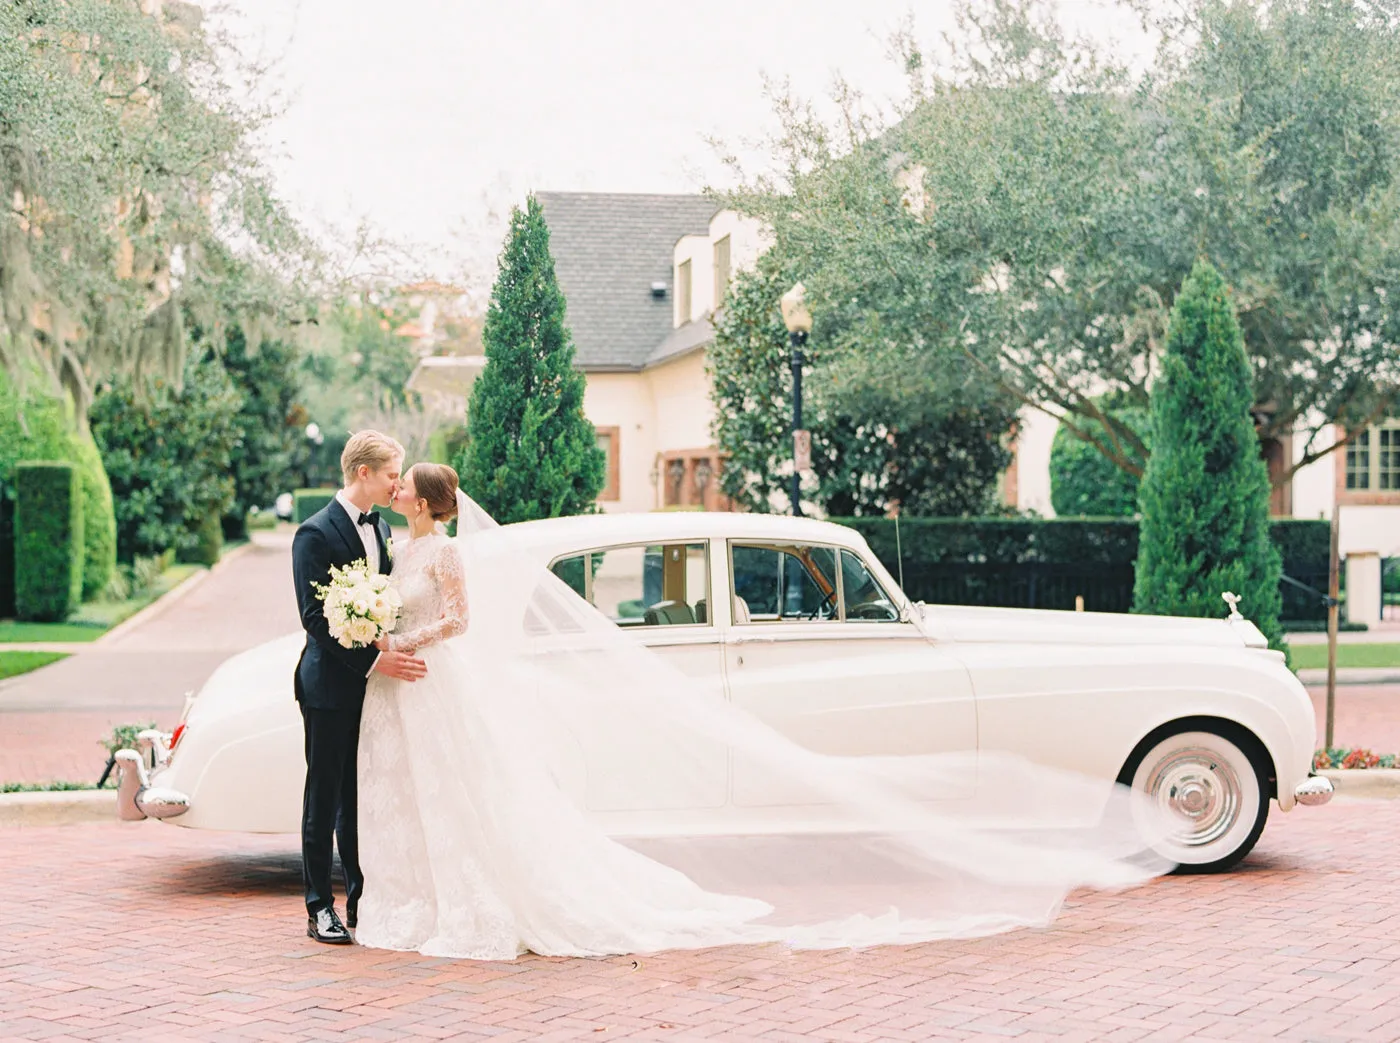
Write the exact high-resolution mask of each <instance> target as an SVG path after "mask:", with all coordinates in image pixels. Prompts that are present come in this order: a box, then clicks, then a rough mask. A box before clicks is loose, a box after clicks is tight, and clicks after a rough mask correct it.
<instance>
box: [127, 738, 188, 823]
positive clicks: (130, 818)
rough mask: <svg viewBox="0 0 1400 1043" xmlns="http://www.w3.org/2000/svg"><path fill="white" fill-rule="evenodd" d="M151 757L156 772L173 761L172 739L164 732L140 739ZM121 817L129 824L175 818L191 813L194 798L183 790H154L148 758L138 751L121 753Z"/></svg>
mask: <svg viewBox="0 0 1400 1043" xmlns="http://www.w3.org/2000/svg"><path fill="white" fill-rule="evenodd" d="M137 739H138V741H139V742H140V744H141V747H142V749H144V750H146V751H147V753H148V754H149V756H150V763H151V767H152V768H163V767H165V765H166V764H167V763H168V762H169V761H170V737H169V736H168V735H166V734H165V733H164V732H158V731H151V730H148V731H144V732H142V733H141V734H140V735H139V736H137ZM116 762H117V770H118V771H119V772H120V773H121V778H120V781H119V782H118V783H117V817H118V818H120V819H122V820H123V821H126V822H140V821H141V820H142V819H143V818H157V819H160V818H175V817H176V816H177V815H183V814H184V813H185V812H187V811H189V810H190V798H189V797H187V796H185V794H183V793H181V792H180V791H179V790H174V789H170V788H169V787H166V786H152V785H151V776H150V773H149V771H148V770H147V766H146V757H145V756H143V755H142V754H140V753H137V752H136V751H135V750H118V751H117V755H116Z"/></svg>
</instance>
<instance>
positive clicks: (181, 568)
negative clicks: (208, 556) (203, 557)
mask: <svg viewBox="0 0 1400 1043" xmlns="http://www.w3.org/2000/svg"><path fill="white" fill-rule="evenodd" d="M203 571H204V566H203V565H171V566H170V568H168V569H166V570H165V571H164V572H162V573H161V574H160V579H158V580H156V582H155V583H154V584H153V585H152V587H151V589H150V590H148V591H146V593H144V594H142V595H141V596H140V597H139V598H132V599H131V600H129V601H89V602H88V603H87V604H85V605H83V606H82V607H81V608H79V609H78V611H77V612H75V613H74V614H73V618H72V619H70V620H69V621H68V622H69V623H70V624H72V623H77V624H80V625H87V626H93V627H100V628H102V629H103V630H105V629H107V628H108V627H114V626H116V625H117V624H118V623H121V622H123V621H125V620H127V619H130V618H131V617H132V616H134V615H136V613H138V612H140V611H141V610H142V609H143V608H145V607H146V606H147V605H149V604H150V603H151V602H152V601H154V600H156V598H158V597H161V596H162V595H165V594H168V593H170V592H171V591H172V590H174V589H175V588H176V587H178V586H179V585H180V584H181V583H183V582H185V580H187V579H189V578H190V577H191V576H193V575H194V574H195V573H196V572H203ZM55 640H63V639H62V638H57V639H55Z"/></svg>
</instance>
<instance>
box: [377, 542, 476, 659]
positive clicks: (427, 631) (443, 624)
mask: <svg viewBox="0 0 1400 1043" xmlns="http://www.w3.org/2000/svg"><path fill="white" fill-rule="evenodd" d="M428 575H429V576H431V577H432V578H433V580H434V581H435V582H436V583H437V585H438V590H439V591H441V593H442V618H441V619H439V620H437V621H436V622H434V623H429V624H427V625H426V626H421V627H418V628H417V629H415V630H410V631H408V632H406V633H403V634H390V635H389V647H390V648H392V649H394V650H395V651H401V652H416V651H418V649H420V648H422V647H423V646H424V645H432V644H436V643H437V642H439V641H446V640H447V639H448V638H449V637H456V636H457V635H458V634H461V633H463V632H464V631H465V630H466V629H467V584H466V577H465V576H464V575H463V574H462V559H461V558H460V557H459V556H458V554H457V550H456V548H454V547H453V546H452V544H450V543H448V544H444V545H443V546H442V548H441V549H439V550H438V551H437V552H436V553H435V554H434V555H433V560H432V561H430V562H429V563H428Z"/></svg>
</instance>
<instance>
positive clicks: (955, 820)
mask: <svg viewBox="0 0 1400 1043" xmlns="http://www.w3.org/2000/svg"><path fill="white" fill-rule="evenodd" d="M458 502H459V506H460V509H461V515H462V519H463V520H462V521H461V522H459V528H460V529H461V530H462V531H463V532H464V533H465V535H463V536H461V537H458V538H455V539H450V538H448V537H447V536H445V535H441V534H433V535H428V536H423V537H420V538H418V539H414V540H411V541H406V542H404V543H402V544H401V545H400V546H399V547H398V551H397V555H396V557H395V561H394V568H393V572H392V581H393V583H394V585H395V587H396V588H397V589H398V591H399V593H400V594H401V595H402V598H403V610H402V614H401V616H400V620H399V623H398V625H397V627H396V629H395V631H394V634H393V635H391V643H392V645H393V646H394V647H400V648H405V649H408V650H412V651H416V652H417V653H418V654H419V655H420V656H422V658H423V659H424V661H425V663H426V664H427V676H426V677H425V678H423V679H422V680H420V681H417V682H415V683H405V682H399V681H395V680H392V679H390V678H387V677H384V676H383V675H381V674H374V675H373V676H372V677H371V679H370V682H369V686H368V689H367V691H366V693H365V704H364V715H363V719H362V723H361V729H360V747H359V837H360V864H361V867H362V868H363V870H364V875H365V889H364V894H363V896H362V898H361V900H360V903H359V909H358V918H359V919H358V929H357V932H356V940H357V941H358V942H359V943H360V944H361V945H366V946H372V947H376V948H385V949H397V950H416V951H418V952H421V953H424V954H425V955H430V956H450V957H463V958H472V959H481V960H509V959H513V958H514V957H516V956H517V955H519V954H521V953H523V952H526V951H532V952H536V953H540V954H542V955H571V956H589V955H603V954H620V953H633V952H655V951H660V950H665V949H673V948H700V947H709V946H716V945H725V944H733V943H754V942H783V943H786V944H788V945H791V946H795V947H846V946H864V945H872V944H881V943H906V942H918V941H926V940H931V939H937V938H947V937H968V936H975V935H983V934H989V933H993V932H996V931H1003V930H1008V929H1012V928H1015V927H1021V926H1028V925H1041V924H1045V923H1048V922H1049V921H1050V920H1051V919H1053V918H1054V916H1055V915H1056V914H1057V912H1058V911H1059V909H1060V906H1061V903H1062V902H1063V900H1064V898H1065V896H1066V895H1067V894H1069V893H1070V892H1071V891H1072V890H1074V889H1076V888H1079V887H1086V886H1087V887H1100V888H1121V887H1125V886H1131V885H1133V884H1136V883H1140V882H1142V881H1144V880H1146V879H1149V878H1150V877H1152V876H1154V875H1156V874H1157V873H1160V872H1162V871H1163V870H1164V869H1166V868H1168V867H1167V866H1166V865H1165V864H1164V863H1162V861H1161V860H1160V859H1154V858H1152V857H1151V856H1148V855H1145V854H1144V850H1145V848H1146V847H1147V846H1148V845H1149V844H1150V843H1151V841H1152V839H1153V836H1154V830H1155V829H1156V828H1157V824H1156V822H1155V820H1154V819H1153V814H1154V810H1153V809H1152V808H1150V807H1146V806H1145V804H1144V802H1143V801H1142V800H1141V799H1140V797H1139V795H1136V794H1134V793H1132V792H1131V791H1129V790H1127V789H1125V788H1124V787H1121V786H1120V787H1112V789H1113V790H1114V792H1113V793H1112V794H1111V796H1109V797H1108V799H1107V800H1106V801H1105V789H1106V788H1108V787H1107V785H1106V784H1105V783H1103V782H1102V781H1101V780H1090V779H1086V778H1083V777H1081V776H1077V775H1073V774H1070V773H1064V772H1059V771H1054V770H1052V769H1048V768H1043V767H1040V766H1037V765H1033V764H1029V763H1027V762H1025V761H1022V760H1019V759H1017V758H1011V757H999V756H998V755H995V754H992V753H989V752H987V751H982V752H981V753H977V752H972V753H968V754H955V755H938V756H935V757H923V758H910V757H872V758H852V757H833V756H828V755H822V754H818V753H813V752H811V751H808V750H806V749H804V748H802V747H800V746H798V745H796V744H795V743H793V742H791V741H790V740H788V739H787V738H785V737H784V736H782V735H780V734H779V733H778V732H776V731H775V730H774V729H772V728H771V727H769V726H768V725H766V724H764V723H762V722H761V721H759V720H757V719H756V718H753V717H751V716H749V715H747V714H745V713H744V712H743V711H741V710H738V709H736V708H734V707H732V706H731V705H730V704H728V703H727V702H726V701H724V700H723V699H716V698H713V696H712V695H711V694H710V693H708V692H706V691H704V690H701V689H699V688H698V687H697V686H696V685H695V683H694V682H692V681H690V680H689V679H688V678H686V677H684V676H683V675H681V674H680V673H679V672H677V671H674V670H673V669H672V668H671V667H670V666H669V665H668V664H666V663H665V662H664V661H663V660H661V659H660V658H659V657H657V656H655V655H654V654H653V653H651V652H649V651H647V650H646V649H645V648H643V647H641V646H640V645H637V644H636V643H634V642H633V641H632V640H631V639H630V638H629V637H628V636H627V635H625V634H623V633H622V632H621V631H619V630H618V629H617V628H616V627H615V626H613V625H612V624H611V623H610V622H609V621H608V620H606V618H605V617H603V616H602V615H601V614H599V613H597V612H596V610H594V609H593V608H592V606H590V605H589V604H588V603H587V602H585V601H583V600H582V599H581V598H579V597H577V596H576V595H575V594H574V593H573V591H572V590H570V589H569V588H568V587H567V586H566V585H564V584H563V583H562V582H560V581H559V580H557V579H556V578H555V577H554V576H553V575H552V574H550V573H549V572H548V571H547V570H544V569H541V568H538V567H536V566H534V565H532V564H529V563H527V562H524V561H523V560H521V558H520V556H519V555H513V554H512V552H511V544H510V542H509V540H502V539H500V538H499V537H500V533H501V532H502V530H500V529H498V528H495V527H494V523H492V522H491V521H490V519H489V518H486V517H485V515H484V514H483V512H481V510H480V508H478V507H477V506H476V505H475V504H474V503H472V502H471V501H470V500H469V499H467V498H466V497H464V496H462V495H461V494H459V501H458ZM541 641H546V642H552V643H550V644H549V646H548V647H549V649H550V651H549V654H548V655H547V656H545V657H544V658H543V659H542V658H541V657H540V656H539V654H538V649H539V648H540V647H541V646H540V642H541ZM590 732H591V733H592V734H593V735H601V736H604V737H605V742H606V747H607V749H609V750H611V751H613V754H614V755H616V756H619V757H621V758H623V759H624V760H625V759H626V758H628V757H631V756H633V755H636V756H638V757H641V758H645V757H647V756H650V757H651V760H652V762H653V763H655V762H656V760H657V758H656V755H655V754H656V750H658V749H661V748H663V747H662V744H663V743H665V744H666V745H665V746H664V749H665V750H666V751H667V754H666V756H665V757H664V758H663V759H662V761H661V763H662V764H663V765H664V767H663V769H662V770H664V771H665V772H666V773H667V776H668V778H667V781H668V783H672V782H674V783H677V784H683V783H684V781H685V778H686V776H687V773H688V772H689V771H690V770H691V768H692V765H691V764H689V763H687V759H686V758H687V753H686V751H687V750H689V749H696V750H700V749H704V748H708V749H713V748H714V746H713V744H714V743H722V744H724V746H726V747H728V749H729V750H730V751H731V756H732V757H740V756H742V757H746V758H748V759H750V760H751V761H752V762H754V763H756V764H759V765H761V766H762V767H763V768H764V770H766V771H768V772H770V773H775V774H778V775H780V776H781V777H782V778H783V779H784V782H785V783H786V784H787V785H788V786H789V788H790V790H791V791H792V792H794V793H796V794H798V795H799V797H800V798H801V799H803V800H809V801H811V802H812V803H817V804H821V803H825V804H826V805H827V806H828V807H831V808H832V809H833V819H834V820H836V819H839V820H843V821H845V822H846V823H847V824H848V826H849V827H850V828H849V829H848V830H843V831H839V833H836V834H823V835H806V836H790V837H789V836H761V837H752V836H741V837H709V838H706V837H673V838H667V839H648V840H645V841H635V842H634V841H629V842H628V843H627V844H623V843H621V842H619V841H616V840H613V839H611V838H610V837H608V836H607V835H606V834H605V833H604V832H603V831H602V830H601V829H599V828H598V827H597V826H596V825H595V824H594V822H593V821H592V820H591V819H590V818H589V817H588V815H587V814H586V813H585V812H583V811H582V810H581V809H579V808H578V807H577V806H576V805H575V803H574V800H573V798H572V797H570V796H569V794H568V792H567V790H566V788H561V786H560V784H559V783H558V782H557V780H558V779H560V778H563V777H565V776H566V775H567V774H568V770H569V769H568V766H567V764H566V763H565V761H566V760H567V758H566V757H564V756H561V755H560V754H559V752H558V751H560V750H564V749H568V748H569V747H570V744H571V743H573V747H572V748H573V749H575V750H577V748H578V745H577V739H578V737H579V736H580V735H584V734H585V733H590ZM561 735H562V736H564V738H563V739H562V741H561V740H560V736H561ZM678 737H679V741H677V739H678ZM969 771H975V772H977V773H978V775H977V777H978V779H979V786H978V793H979V798H980V799H979V800H977V801H975V802H972V803H970V804H966V805H963V806H961V807H960V808H959V809H958V810H957V811H956V812H949V811H947V810H946V809H943V808H937V807H930V805H929V804H928V803H927V802H926V801H925V800H922V799H920V798H919V795H921V794H926V793H928V792H931V791H937V790H939V789H941V788H944V785H945V783H948V782H952V781H959V782H960V781H963V780H965V779H966V778H967V777H968V772H969ZM672 776H673V777H674V778H672ZM804 790H805V791H806V793H805V795H803V791H804ZM671 792H674V789H673V790H672V791H671ZM911 794H913V796H911ZM1095 802H1097V803H1095ZM694 806H697V807H699V806H704V805H700V804H697V805H694ZM1086 806H1096V807H1103V809H1104V810H1103V814H1102V817H1101V818H1100V819H1099V821H1098V823H1097V825H1091V826H1090V827H1088V828H1085V827H1084V826H1083V824H1082V823H1079V824H1078V825H1076V826H1075V827H1074V828H1072V829H1054V828H1049V829H1047V828H1037V829H1035V830H1032V831H1030V832H1027V831H1026V830H1025V828H1024V827H1025V825H1026V820H1027V815H1030V816H1031V818H1032V819H1035V820H1036V821H1035V822H1033V823H1032V824H1033V825H1047V824H1053V823H1055V822H1056V821H1057V820H1059V819H1060V818H1061V817H1063V816H1064V815H1065V814H1066V813H1069V812H1074V813H1078V812H1082V809H1083V808H1084V807H1086ZM1166 828H1168V825H1167V823H1166V822H1165V820H1163V821H1162V822H1161V824H1160V829H1161V830H1163V831H1165V829H1166ZM643 852H645V854H643Z"/></svg>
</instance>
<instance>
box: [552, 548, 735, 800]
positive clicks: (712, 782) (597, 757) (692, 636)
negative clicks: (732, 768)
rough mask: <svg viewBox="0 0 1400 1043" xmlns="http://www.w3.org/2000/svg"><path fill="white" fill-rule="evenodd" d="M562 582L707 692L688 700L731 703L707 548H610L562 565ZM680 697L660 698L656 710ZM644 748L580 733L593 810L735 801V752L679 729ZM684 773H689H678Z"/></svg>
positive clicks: (558, 564)
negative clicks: (731, 791)
mask: <svg viewBox="0 0 1400 1043" xmlns="http://www.w3.org/2000/svg"><path fill="white" fill-rule="evenodd" d="M551 568H552V570H553V571H554V573H555V575H557V576H559V577H560V578H561V579H563V580H564V581H565V582H566V583H568V584H569V585H570V586H571V587H573V588H574V590H575V591H576V592H578V593H579V594H581V595H582V596H583V597H585V598H586V599H587V600H588V601H590V602H591V603H592V604H593V605H594V606H595V607H597V608H598V609H599V611H601V612H602V613H603V614H604V615H606V616H608V617H609V618H610V619H612V620H613V621H614V622H615V623H617V625H618V626H619V627H620V628H621V629H622V630H624V631H626V632H627V633H628V634H630V635H633V636H634V637H635V639H636V640H637V641H638V642H640V643H641V644H643V645H645V646H647V647H648V648H651V649H653V650H655V651H656V652H657V653H658V654H660V655H661V656H662V658H664V659H665V660H666V661H667V662H668V663H670V664H671V665H672V666H673V667H675V668H676V669H677V670H679V671H680V672H681V673H683V674H685V675H686V676H687V677H690V678H694V679H695V680H696V681H698V682H699V684H698V685H697V686H696V689H697V690H696V691H695V692H687V693H683V694H684V696H685V697H696V696H698V697H702V698H713V699H723V698H724V697H725V692H724V679H723V652H722V649H721V645H720V638H719V631H718V628H717V627H716V625H715V622H714V613H713V612H712V611H710V605H711V604H712V598H711V596H710V586H711V582H710V578H711V577H710V572H711V568H710V544H709V541H707V540H676V541H671V542H668V543H664V544H663V543H650V544H648V543H635V544H625V545H619V546H612V547H602V548H598V549H594V550H589V551H582V552H579V553H577V554H570V555H566V556H564V557H561V558H558V559H556V560H555V561H554V562H553V563H552V565H551ZM677 697H680V696H678V695H677V693H675V692H669V691H668V692H657V693H656V698H657V700H658V701H661V700H664V699H667V698H677ZM647 734H648V740H647V741H646V742H644V743H643V742H639V741H635V737H633V736H629V735H627V734H619V730H617V729H606V728H598V729H589V728H587V727H586V725H585V726H581V727H580V728H578V729H576V731H575V737H576V739H577V740H578V743H579V748H580V751H581V754H582V760H583V765H584V771H585V773H586V782H585V784H584V802H585V805H586V806H587V807H588V809H589V810H590V811H597V812H651V811H665V810H685V809H702V808H717V807H721V806H723V805H724V803H725V802H726V799H727V796H728V786H729V765H728V751H727V749H726V747H725V746H724V744H723V743H717V742H706V741H704V740H700V739H698V738H696V737H695V736H693V735H690V734H687V733H685V732H682V731H680V730H677V731H676V732H674V733H672V734H660V735H658V734H656V733H655V732H653V731H648V733H647ZM678 765H684V766H685V769H686V770H684V771H680V770H677V766H678Z"/></svg>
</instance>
